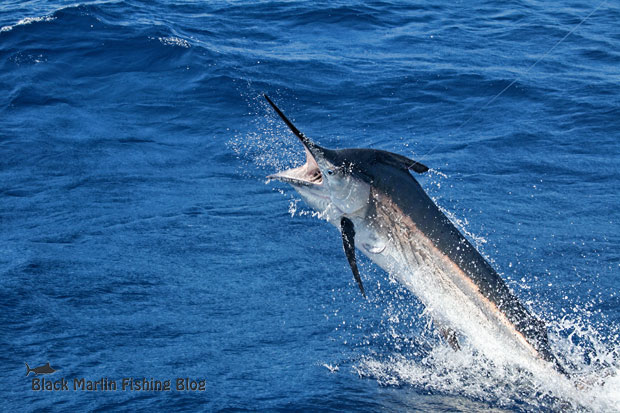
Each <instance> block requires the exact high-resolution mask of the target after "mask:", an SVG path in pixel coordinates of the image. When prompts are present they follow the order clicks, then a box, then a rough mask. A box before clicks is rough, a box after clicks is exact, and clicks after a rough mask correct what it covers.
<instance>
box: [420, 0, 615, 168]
mask: <svg viewBox="0 0 620 413" xmlns="http://www.w3.org/2000/svg"><path fill="white" fill-rule="evenodd" d="M606 2H607V0H603V1H601V2H600V3H599V5H598V6H596V7H595V8H594V9H593V10H592V11H591V12H590V13H589V14H588V15H587V16H586V17H584V18H583V19H581V21H580V22H579V23H578V24H577V25H576V26H575V27H573V28H572V29H571V30H570V31H569V32H568V33H566V34H565V35H564V37H562V38H561V39H560V40H558V41H557V42H556V43H555V44H554V45H553V46H552V47H551V48H550V49H549V50H547V52H546V53H545V54H543V55H542V56H541V57H539V58H538V60H536V61H535V62H534V63H532V64H531V65H530V67H528V68H527V70H526V71H525V72H523V73H521V74H520V75H518V76H517V77H515V78H514V80H513V81H512V82H510V83H509V84H508V86H506V87H505V88H503V89H502V90H501V91H500V92H499V93H498V94H497V95H495V96H493V98H491V99H490V100H489V101H488V102H487V103H485V104H484V105H483V106H481V107H480V108H478V110H476V111H475V112H474V113H473V115H471V116H470V117H469V118H467V119H466V120H465V122H463V123H461V124H460V125H459V126H458V127H457V128H456V130H455V131H454V132H452V134H456V133H457V132H458V131H460V130H461V129H462V128H463V126H465V125H467V124H468V123H469V122H470V121H471V120H472V119H473V118H475V117H476V116H477V115H478V114H479V113H480V112H482V111H483V110H484V109H485V108H486V107H488V106H489V105H490V104H491V103H493V102H495V100H497V98H499V97H500V96H501V95H503V94H504V92H506V91H507V90H508V89H510V87H511V86H512V85H514V84H515V83H516V82H517V81H519V80H520V79H521V78H522V77H523V76H525V75H527V74H528V73H529V72H530V70H532V69H533V68H534V66H536V65H537V64H538V63H540V62H541V61H542V60H543V59H544V58H546V57H547V56H548V55H549V54H551V52H553V51H554V50H555V48H556V47H558V46H559V45H560V44H561V43H562V42H563V41H564V40H566V39H567V38H568V36H570V35H571V34H573V33H574V32H575V30H577V29H578V28H579V27H580V26H581V25H582V24H583V23H585V21H586V20H588V19H589V18H590V16H592V15H593V14H594V13H595V12H596V11H597V10H598V9H600V8H601V7H602V6H603V4H605V3H606ZM440 144H441V143H438V144H436V145H435V146H433V147H432V148H431V149H430V150H429V151H427V152H426V154H424V155H422V156H419V157H418V158H419V159H423V158H424V157H426V156H427V155H429V154H430V153H431V152H433V151H434V150H435V149H437V147H438V146H439V145H440Z"/></svg>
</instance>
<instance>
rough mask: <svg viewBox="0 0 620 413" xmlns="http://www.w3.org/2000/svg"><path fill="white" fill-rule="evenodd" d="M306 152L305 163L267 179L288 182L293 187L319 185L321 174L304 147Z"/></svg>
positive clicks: (321, 179) (321, 178)
mask: <svg viewBox="0 0 620 413" xmlns="http://www.w3.org/2000/svg"><path fill="white" fill-rule="evenodd" d="M304 150H305V152H306V163H304V164H303V165H302V166H299V167H297V168H293V169H287V170H285V171H282V172H278V173H276V174H273V175H269V176H268V177H267V178H268V179H277V180H279V181H283V182H288V183H290V184H294V185H306V186H309V185H321V184H322V183H323V174H321V170H320V169H319V165H318V164H317V163H316V160H315V159H314V157H313V156H312V154H311V153H310V151H309V150H308V148H307V147H306V145H304Z"/></svg>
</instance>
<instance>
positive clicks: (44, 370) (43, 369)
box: [26, 361, 56, 376]
mask: <svg viewBox="0 0 620 413" xmlns="http://www.w3.org/2000/svg"><path fill="white" fill-rule="evenodd" d="M55 371H56V369H54V368H53V367H52V366H50V362H49V361H48V362H47V364H45V365H43V366H39V367H35V368H33V369H31V368H30V366H29V365H28V363H26V376H27V375H29V374H30V372H33V373H34V374H35V375H37V376H38V375H39V374H52V373H53V372H55Z"/></svg>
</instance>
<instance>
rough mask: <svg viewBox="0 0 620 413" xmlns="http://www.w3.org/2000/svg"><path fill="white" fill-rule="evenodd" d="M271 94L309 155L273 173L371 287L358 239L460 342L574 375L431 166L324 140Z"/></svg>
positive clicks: (455, 344)
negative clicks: (431, 190) (449, 210)
mask: <svg viewBox="0 0 620 413" xmlns="http://www.w3.org/2000/svg"><path fill="white" fill-rule="evenodd" d="M265 98H266V99H267V101H268V102H269V104H270V105H271V107H273V109H274V110H275V111H276V112H277V114H278V115H279V116H280V118H281V119H282V120H283V121H284V123H286V125H287V126H288V127H289V128H290V130H291V131H292V132H293V133H294V134H295V135H296V136H297V137H298V138H299V140H300V141H301V143H302V145H303V148H304V152H305V156H306V162H305V163H304V164H303V165H301V166H299V167H297V168H294V169H289V170H285V171H282V172H278V173H276V174H273V175H270V176H269V177H268V178H270V179H274V180H279V181H283V182H286V183H288V184H290V185H291V186H292V187H293V188H294V189H295V190H296V191H297V192H298V193H299V194H300V195H301V196H302V197H303V199H304V200H305V202H307V203H308V205H310V206H311V207H312V208H313V209H315V210H316V211H317V212H318V213H319V216H320V217H322V218H323V219H325V220H327V221H328V222H330V223H331V224H333V225H334V226H336V227H337V228H338V229H339V230H340V232H341V235H342V244H343V247H344V251H345V255H346V258H347V260H348V262H349V265H350V267H351V270H352V272H353V276H354V278H355V280H356V282H357V285H358V286H359V289H360V291H361V293H362V295H364V296H365V294H366V291H365V289H364V285H363V283H362V279H361V276H360V273H359V269H358V266H357V263H356V249H357V250H359V251H361V252H362V253H364V254H365V255H366V256H367V257H369V258H370V259H371V260H372V261H373V262H374V263H376V264H377V265H378V266H379V267H381V268H383V269H384V270H385V271H387V272H388V273H389V274H390V275H391V276H393V277H394V278H395V279H396V280H398V281H399V282H400V283H402V284H403V285H404V286H405V287H406V288H408V289H409V290H410V291H411V292H412V293H413V294H415V295H416V296H417V297H418V299H419V300H420V301H421V302H422V304H423V305H424V306H425V312H426V313H427V314H428V315H429V316H430V317H431V318H432V321H433V324H434V325H435V326H436V327H437V328H438V329H439V332H440V334H441V335H442V336H443V337H444V338H445V340H446V342H447V343H448V344H449V345H450V346H452V347H453V348H454V349H455V350H458V349H459V348H460V347H461V343H462V342H463V340H466V341H467V342H468V343H469V344H470V345H471V346H472V347H473V348H474V349H476V350H477V351H480V352H482V353H483V354H485V356H487V357H489V358H490V359H493V360H497V359H502V361H503V362H506V363H513V362H514V363H517V364H520V365H527V366H530V365H535V366H539V367H543V368H545V369H547V368H549V367H551V368H553V369H555V370H556V371H557V372H560V373H562V374H564V375H567V372H566V370H565V369H564V367H563V366H562V365H561V364H560V363H559V361H558V359H557V358H556V356H555V355H554V354H553V352H552V351H551V347H550V345H549V339H548V335H547V328H546V325H545V323H544V322H543V321H541V320H540V319H539V318H537V317H536V316H535V315H534V314H532V312H530V311H529V310H528V309H527V308H526V307H525V306H523V305H522V304H521V302H520V301H519V300H518V299H517V297H516V296H515V295H514V294H513V293H512V292H511V291H510V289H509V288H508V286H507V285H506V283H505V282H504V280H503V279H502V278H501V277H500V276H499V274H498V273H497V272H496V271H495V270H494V269H493V268H492V267H491V265H489V263H488V262H487V261H486V260H485V259H484V258H483V257H482V255H481V254H480V253H479V252H478V251H477V250H476V248H475V247H474V246H473V245H472V244H471V243H470V242H469V241H468V240H467V239H466V238H465V237H464V236H463V235H462V234H461V233H460V232H459V230H458V229H457V228H456V227H455V226H454V225H453V224H452V222H451V221H450V220H449V219H448V218H447V217H446V216H445V215H444V214H443V213H442V212H441V210H440V209H439V208H438V207H437V205H435V203H434V202H433V200H432V199H431V198H430V197H429V196H428V195H427V194H426V192H425V191H424V189H423V188H422V186H421V185H420V184H419V183H418V181H417V180H416V179H415V177H414V176H413V175H412V173H416V174H423V173H425V172H427V171H428V167H427V166H425V165H423V164H421V163H419V162H416V161H414V160H412V159H409V158H407V157H405V156H402V155H399V154H396V153H391V152H387V151H382V150H375V149H327V148H323V147H321V146H319V145H317V144H316V143H315V142H313V141H311V140H310V139H309V138H308V137H307V136H305V135H304V134H303V133H301V132H300V131H299V130H298V129H297V128H296V127H295V126H294V125H293V124H292V123H291V121H290V120H289V119H288V118H287V117H286V116H285V115H284V114H283V113H282V111H281V110H280V109H279V108H278V107H277V106H276V105H275V103H274V102H273V101H272V100H271V99H270V98H269V97H268V96H267V95H265Z"/></svg>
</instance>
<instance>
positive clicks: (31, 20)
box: [0, 16, 56, 32]
mask: <svg viewBox="0 0 620 413" xmlns="http://www.w3.org/2000/svg"><path fill="white" fill-rule="evenodd" d="M53 20H56V17H53V16H42V17H26V18H23V19H21V20H20V21H18V22H17V23H15V24H14V25H9V26H3V27H2V28H0V32H8V31H11V30H13V28H15V27H16V26H23V25H26V24H31V23H37V22H51V21H53Z"/></svg>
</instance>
